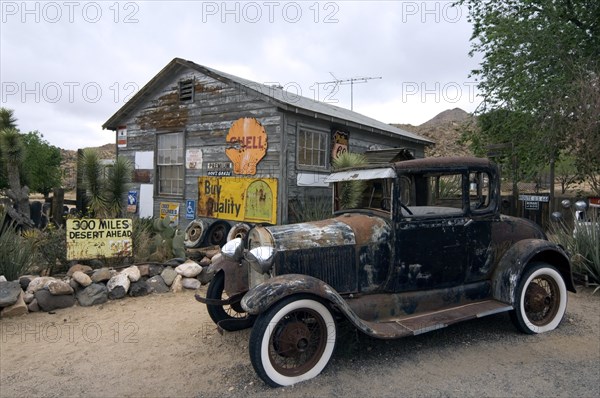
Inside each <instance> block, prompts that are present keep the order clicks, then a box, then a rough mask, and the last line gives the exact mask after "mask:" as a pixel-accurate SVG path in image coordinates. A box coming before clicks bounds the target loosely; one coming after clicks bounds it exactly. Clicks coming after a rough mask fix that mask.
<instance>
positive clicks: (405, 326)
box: [362, 300, 513, 339]
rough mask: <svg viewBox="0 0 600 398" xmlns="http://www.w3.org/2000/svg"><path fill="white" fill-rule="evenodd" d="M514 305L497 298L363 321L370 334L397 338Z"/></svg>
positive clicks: (493, 312)
mask: <svg viewBox="0 0 600 398" xmlns="http://www.w3.org/2000/svg"><path fill="white" fill-rule="evenodd" d="M512 309H513V307H512V306H510V305H507V304H506V303H502V302H500V301H496V300H486V301H479V302H476V303H470V304H464V305H460V306H458V307H452V308H446V309H443V310H439V311H432V312H426V313H422V314H416V315H409V316H405V317H402V318H399V319H389V320H385V321H379V322H378V321H364V320H363V321H362V322H364V323H365V325H366V326H367V328H368V329H370V330H368V332H367V333H368V334H371V335H372V336H373V337H377V338H380V339H395V338H399V337H405V336H416V335H418V334H422V333H427V332H431V331H433V330H437V329H442V328H445V327H446V326H448V325H452V324H453V323H458V322H462V321H467V320H469V319H475V318H482V317H484V316H488V315H492V314H497V313H499V312H505V311H510V310H512ZM369 332H370V333H369Z"/></svg>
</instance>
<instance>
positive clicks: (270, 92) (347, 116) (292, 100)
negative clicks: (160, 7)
mask: <svg viewBox="0 0 600 398" xmlns="http://www.w3.org/2000/svg"><path fill="white" fill-rule="evenodd" d="M181 66H186V67H189V68H191V69H194V70H197V71H198V72H200V73H204V74H208V75H209V76H211V77H213V78H215V79H217V80H220V81H223V82H225V83H228V82H229V83H234V84H237V85H239V86H241V87H243V88H244V89H246V90H249V91H251V92H255V93H259V94H260V95H261V96H263V98H266V99H271V100H272V101H271V102H274V103H275V104H276V105H277V106H279V107H281V108H283V109H285V110H287V111H292V112H298V113H304V114H310V115H311V116H314V117H315V118H320V119H326V120H329V121H331V122H334V123H339V124H342V125H344V124H345V125H354V126H356V127H358V128H361V129H365V130H372V131H373V132H375V131H376V130H378V131H380V132H386V133H388V134H391V135H398V136H401V137H404V138H406V139H408V140H411V141H416V142H419V143H422V144H425V145H434V144H435V142H434V141H431V140H430V139H428V138H425V137H422V136H420V135H417V134H414V133H411V132H408V131H405V130H402V129H399V128H397V127H394V126H391V125H389V124H387V123H384V122H380V121H379V120H375V119H373V118H370V117H368V116H365V115H362V114H360V113H357V112H354V111H351V110H349V109H345V108H341V107H338V106H334V105H331V104H328V103H325V102H320V101H315V100H313V99H311V98H307V97H302V96H299V95H296V94H293V93H290V92H288V91H285V90H283V89H282V88H279V87H275V86H269V85H265V84H261V83H257V82H253V81H251V80H247V79H244V78H241V77H238V76H234V75H231V74H229V73H225V72H221V71H218V70H216V69H213V68H209V67H206V66H202V65H198V64H196V63H194V62H191V61H187V60H184V59H181V58H175V59H173V60H172V61H171V62H170V63H169V64H168V65H167V66H166V67H165V68H163V69H162V70H161V71H160V72H159V73H158V74H157V75H156V76H155V77H154V78H153V79H152V80H151V81H150V82H148V84H146V85H145V86H144V87H143V88H142V89H141V90H140V91H139V92H138V93H137V94H136V95H134V96H133V98H132V99H131V100H130V101H128V102H127V103H126V104H125V105H123V107H121V109H119V110H118V111H117V112H116V113H115V114H114V115H113V116H112V117H111V118H110V119H109V120H107V121H106V123H104V125H103V126H102V127H103V128H108V129H111V130H113V129H116V128H117V126H118V125H119V122H120V119H121V117H124V116H126V115H127V114H128V113H129V112H130V111H131V110H132V109H133V108H134V107H135V106H136V105H138V104H139V103H140V102H141V101H142V100H143V99H145V98H146V97H147V96H148V94H149V92H150V91H151V90H152V89H154V88H155V87H156V86H157V85H158V83H159V82H161V81H163V80H164V79H165V76H166V75H168V74H169V73H170V72H171V71H174V70H177V69H179V68H180V67H181Z"/></svg>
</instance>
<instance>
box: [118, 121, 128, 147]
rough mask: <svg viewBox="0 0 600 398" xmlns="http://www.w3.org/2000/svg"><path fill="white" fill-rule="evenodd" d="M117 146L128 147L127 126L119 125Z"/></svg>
mask: <svg viewBox="0 0 600 398" xmlns="http://www.w3.org/2000/svg"><path fill="white" fill-rule="evenodd" d="M117 146H118V147H119V148H127V126H119V127H117Z"/></svg>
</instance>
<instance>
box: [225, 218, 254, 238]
mask: <svg viewBox="0 0 600 398" xmlns="http://www.w3.org/2000/svg"><path fill="white" fill-rule="evenodd" d="M249 231H250V226H249V225H248V224H245V223H243V222H241V223H237V224H235V225H234V226H233V227H231V229H230V230H229V233H228V234H227V242H229V241H230V240H234V239H235V238H241V239H242V240H245V239H246V236H248V232H249Z"/></svg>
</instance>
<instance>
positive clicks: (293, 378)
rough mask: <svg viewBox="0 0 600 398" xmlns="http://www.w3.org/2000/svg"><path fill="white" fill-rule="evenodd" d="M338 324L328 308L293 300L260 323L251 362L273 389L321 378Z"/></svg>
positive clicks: (271, 310) (254, 332)
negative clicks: (318, 376) (319, 376)
mask: <svg viewBox="0 0 600 398" xmlns="http://www.w3.org/2000/svg"><path fill="white" fill-rule="evenodd" d="M335 340H336V324H335V321H334V319H333V316H332V315H331V312H330V311H329V310H328V309H327V307H326V306H325V305H323V304H322V303H320V302H319V301H316V300H314V299H312V298H309V297H306V296H305V297H302V296H300V297H298V296H289V297H287V298H285V299H283V300H281V301H280V302H279V303H277V304H275V305H274V306H273V307H271V308H269V309H268V310H267V311H265V312H264V313H262V314H260V315H259V317H258V318H257V319H256V322H255V324H254V327H253V329H252V333H251V335H250V345H249V349H250V361H251V362H252V366H253V367H254V370H255V371H256V373H257V374H258V376H259V377H260V378H261V379H262V380H263V381H264V382H265V383H267V384H268V385H270V386H272V387H278V386H289V385H292V384H295V383H298V382H300V381H303V380H308V379H312V378H313V377H315V376H317V375H319V374H320V373H321V371H322V370H323V369H324V368H325V366H327V364H328V363H329V359H330V358H331V355H332V354H333V349H334V346H335Z"/></svg>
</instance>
